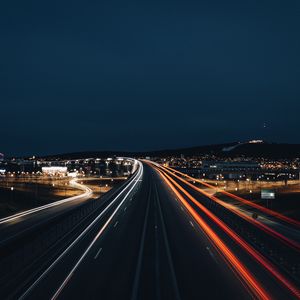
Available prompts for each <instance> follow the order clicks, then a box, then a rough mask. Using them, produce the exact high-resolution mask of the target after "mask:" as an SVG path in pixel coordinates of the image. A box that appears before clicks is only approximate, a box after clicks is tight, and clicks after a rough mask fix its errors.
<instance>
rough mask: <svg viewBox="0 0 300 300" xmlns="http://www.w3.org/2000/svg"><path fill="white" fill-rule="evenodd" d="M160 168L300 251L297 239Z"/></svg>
mask: <svg viewBox="0 0 300 300" xmlns="http://www.w3.org/2000/svg"><path fill="white" fill-rule="evenodd" d="M160 168H161V169H164V170H165V171H166V172H168V173H169V174H171V175H172V176H174V177H176V178H177V179H178V180H180V181H181V182H183V183H185V184H186V185H188V186H189V187H191V188H192V189H194V190H195V191H197V192H199V193H201V194H202V195H204V196H206V197H208V198H210V199H211V200H213V201H214V202H216V203H218V204H220V205H222V206H223V207H225V208H226V209H228V210H230V211H231V212H232V213H234V214H236V215H238V216H239V217H241V218H242V219H244V220H246V221H247V222H249V223H251V224H253V225H254V226H256V227H258V228H259V229H261V230H263V231H264V232H265V233H267V234H269V235H271V236H273V237H275V238H278V239H280V240H281V241H282V242H283V243H285V244H286V245H287V246H290V247H292V248H294V249H296V250H297V251H300V244H299V243H298V242H297V241H293V240H291V239H289V238H287V237H286V236H284V235H283V234H281V233H279V232H278V231H276V230H274V229H273V228H271V227H269V226H267V225H265V224H264V223H261V222H259V221H257V220H255V219H253V218H252V217H250V216H248V215H247V214H246V213H244V212H242V211H240V210H239V209H237V208H236V206H234V205H233V204H229V203H226V202H224V201H222V200H221V199H219V198H217V197H215V196H213V195H210V194H209V193H207V192H205V191H204V190H203V189H200V188H198V187H196V186H194V185H193V184H191V183H190V182H188V181H186V180H184V179H182V178H181V177H179V176H177V175H175V174H173V173H172V172H171V171H169V170H168V169H167V168H164V167H160Z"/></svg>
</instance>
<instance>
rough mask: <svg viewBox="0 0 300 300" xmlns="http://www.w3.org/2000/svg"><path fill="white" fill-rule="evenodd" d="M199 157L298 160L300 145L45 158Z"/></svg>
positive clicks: (238, 145)
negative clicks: (204, 155)
mask: <svg viewBox="0 0 300 300" xmlns="http://www.w3.org/2000/svg"><path fill="white" fill-rule="evenodd" d="M181 154H183V155H184V156H197V155H203V154H211V155H216V156H219V157H237V156H242V155H244V156H247V157H266V158H296V157H300V144H277V143H267V142H262V141H250V142H244V143H237V142H235V143H228V144H219V145H206V146H198V147H190V148H180V149H165V150H159V151H149V152H125V151H86V152H75V153H65V154H58V155H49V156H45V157H43V158H47V159H55V158H62V159H76V158H89V157H99V158H105V157H112V156H126V157H145V156H150V157H151V156H160V157H166V156H170V155H174V156H180V155H181Z"/></svg>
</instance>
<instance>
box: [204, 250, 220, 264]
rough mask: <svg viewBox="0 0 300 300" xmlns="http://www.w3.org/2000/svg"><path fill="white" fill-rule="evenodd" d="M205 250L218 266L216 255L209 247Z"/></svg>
mask: <svg viewBox="0 0 300 300" xmlns="http://www.w3.org/2000/svg"><path fill="white" fill-rule="evenodd" d="M205 248H206V250H207V251H208V253H209V255H210V256H211V258H212V259H213V260H214V261H215V262H216V263H217V264H219V263H218V261H217V259H216V257H215V256H214V254H213V253H212V251H211V250H210V248H209V247H208V246H206V247H205Z"/></svg>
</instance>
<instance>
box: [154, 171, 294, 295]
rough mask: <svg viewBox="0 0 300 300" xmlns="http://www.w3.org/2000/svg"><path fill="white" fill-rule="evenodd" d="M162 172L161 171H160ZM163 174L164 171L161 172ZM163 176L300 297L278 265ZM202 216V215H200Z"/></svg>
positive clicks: (180, 187)
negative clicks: (278, 268) (280, 271)
mask: <svg viewBox="0 0 300 300" xmlns="http://www.w3.org/2000/svg"><path fill="white" fill-rule="evenodd" d="M159 172H160V171H159ZM160 173H161V174H162V172H160ZM163 176H165V177H166V178H167V179H169V180H170V182H172V184H174V185H175V186H176V187H177V188H178V189H179V190H180V191H181V192H183V193H184V194H185V195H186V196H187V197H188V198H189V199H190V200H191V201H192V202H193V203H194V204H195V205H197V207H199V208H200V209H201V210H202V211H203V212H204V213H205V214H206V215H207V216H208V217H209V218H210V219H211V220H212V221H214V222H215V223H216V224H217V225H218V226H219V227H220V228H221V229H222V230H223V231H224V232H226V233H227V234H228V235H229V236H230V237H231V238H232V239H233V240H234V241H235V242H237V243H238V244H239V245H240V246H241V247H242V248H243V249H244V250H245V251H246V252H247V253H248V254H249V255H251V256H252V257H253V258H254V259H255V260H256V261H257V262H258V263H260V264H261V265H262V266H263V267H264V268H265V269H266V270H267V271H268V272H270V273H271V274H272V275H273V276H274V277H275V278H276V279H277V281H279V282H280V283H281V284H282V285H283V286H284V287H285V288H287V289H288V290H289V291H290V292H291V293H292V294H293V295H294V296H296V297H297V298H298V299H300V291H299V289H298V288H297V287H295V286H294V285H293V284H292V283H291V282H289V281H288V280H287V279H286V278H285V277H284V276H282V275H281V274H280V273H279V271H278V270H277V269H276V267H275V266H274V265H273V264H272V263H271V262H270V261H268V260H267V259H266V258H265V257H263V256H262V255H261V254H260V253H259V252H258V251H257V250H255V249H254V248H253V247H252V246H250V245H249V244H248V243H247V242H246V241H245V240H243V239H242V238H241V237H239V236H238V235H237V234H236V233H235V232H234V231H233V230H232V229H230V228H229V227H228V226H227V225H226V224H225V223H224V222H223V221H221V220H220V219H219V218H217V217H216V215H214V214H213V213H212V212H211V211H209V210H208V209H207V208H206V207H205V206H203V205H202V204H200V203H199V202H198V201H197V200H196V199H195V198H194V197H192V196H191V195H190V194H189V193H188V192H187V191H186V190H185V189H184V188H183V187H182V186H181V185H179V184H178V183H177V182H176V181H175V180H173V179H172V178H171V177H170V176H169V175H167V174H166V173H165V172H163ZM195 213H196V211H195ZM199 217H200V216H199Z"/></svg>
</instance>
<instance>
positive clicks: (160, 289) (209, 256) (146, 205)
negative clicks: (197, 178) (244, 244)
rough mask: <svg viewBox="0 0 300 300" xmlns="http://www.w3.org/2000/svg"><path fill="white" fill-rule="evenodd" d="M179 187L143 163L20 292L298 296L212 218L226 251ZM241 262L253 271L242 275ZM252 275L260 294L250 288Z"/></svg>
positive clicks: (21, 295)
mask: <svg viewBox="0 0 300 300" xmlns="http://www.w3.org/2000/svg"><path fill="white" fill-rule="evenodd" d="M161 172H162V171H161ZM169 183H170V182H169ZM173 188H174V186H173ZM177 193H178V194H176V193H175V192H174V189H172V188H171V186H170V185H169V184H168V183H167V181H166V177H163V176H162V175H161V173H159V171H158V170H157V169H156V168H155V167H153V166H150V165H148V164H145V163H143V166H141V167H140V169H139V171H138V172H137V174H136V175H135V177H134V178H133V180H132V181H131V183H130V184H128V185H127V186H126V188H124V191H123V190H122V191H121V192H120V196H118V198H117V196H116V195H114V196H113V197H111V199H110V202H108V203H111V206H109V204H108V203H107V205H106V206H103V207H102V208H101V210H99V213H98V214H97V215H93V218H91V219H90V221H89V223H88V224H86V225H87V226H88V227H86V229H83V228H81V230H82V231H81V232H82V233H81V232H78V234H77V238H76V239H75V238H74V241H70V242H69V246H68V245H67V244H66V245H65V248H64V249H63V250H62V251H61V253H60V255H58V254H57V255H56V257H53V258H51V259H49V261H48V263H47V265H46V266H45V268H44V269H43V270H40V271H39V272H37V274H36V276H34V278H32V279H31V280H29V281H28V282H27V283H26V285H24V288H23V289H22V290H20V291H18V292H17V293H15V294H14V296H13V298H15V299H51V298H53V299H104V300H105V299H133V300H135V299H253V298H260V299H271V298H272V299H273V298H274V299H294V298H296V296H295V295H292V294H291V293H290V292H287V291H286V290H285V289H284V287H281V286H280V285H278V283H277V281H276V280H274V279H273V278H272V276H270V275H269V273H268V272H266V270H265V269H264V268H263V267H262V266H261V265H259V264H257V262H255V261H254V260H253V259H252V258H249V256H248V255H247V254H245V253H244V251H243V250H242V249H240V248H239V247H238V246H237V245H236V244H235V243H234V242H232V240H230V239H229V238H228V236H227V235H225V234H224V233H223V232H222V231H220V230H219V229H217V228H215V227H216V225H215V224H212V223H211V224H210V223H209V225H210V228H211V229H212V230H214V232H215V233H216V234H217V235H218V237H219V238H220V239H221V240H222V241H223V242H224V243H225V244H226V245H227V246H228V248H229V249H232V252H230V253H227V252H226V253H225V254H224V253H223V252H222V251H225V250H224V249H223V248H218V245H217V244H216V242H215V241H214V239H213V238H212V237H211V236H209V235H208V234H207V232H206V231H205V230H204V229H203V228H202V227H201V226H200V225H199V222H198V221H197V217H196V216H193V214H192V213H191V211H189V209H188V207H186V206H185V205H184V204H183V202H181V201H180V197H183V195H182V192H181V194H180V193H179V192H177ZM116 198H117V199H116ZM108 206H109V207H108ZM207 222H208V221H207ZM227 256H228V257H227ZM236 260H237V262H236ZM235 262H236V263H237V265H235ZM238 264H241V265H242V266H243V267H244V269H245V270H246V271H247V272H249V274H250V277H249V278H248V277H247V274H242V275H243V276H241V274H240V272H242V271H241V270H240V269H238V268H237V266H239V265H238ZM244 269H242V270H244ZM245 278H246V279H245ZM252 279H253V280H254V281H255V280H256V279H257V283H258V290H259V288H261V294H260V293H259V292H258V293H255V289H252V288H251V286H252V285H254V286H255V284H253V282H250V283H249V281H251V280H252Z"/></svg>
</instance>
